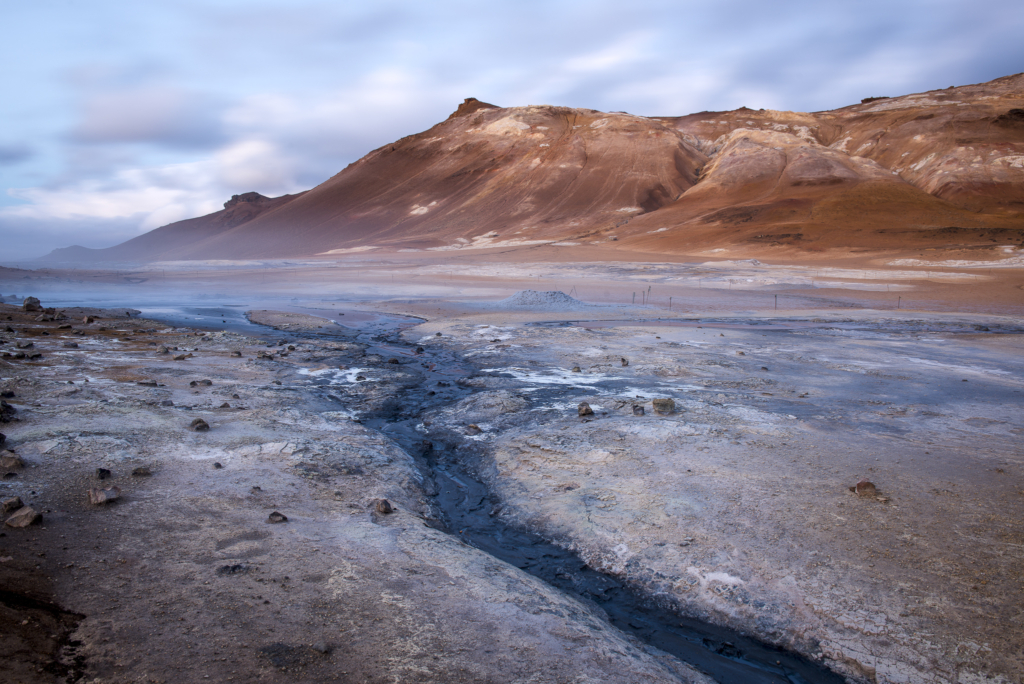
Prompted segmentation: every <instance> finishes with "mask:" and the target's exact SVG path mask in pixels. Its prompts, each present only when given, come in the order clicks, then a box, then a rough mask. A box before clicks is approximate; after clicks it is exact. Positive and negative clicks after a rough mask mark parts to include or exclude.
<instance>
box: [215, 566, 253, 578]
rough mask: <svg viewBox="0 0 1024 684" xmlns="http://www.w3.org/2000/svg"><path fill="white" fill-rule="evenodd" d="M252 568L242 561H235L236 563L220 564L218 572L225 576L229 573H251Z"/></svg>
mask: <svg viewBox="0 0 1024 684" xmlns="http://www.w3.org/2000/svg"><path fill="white" fill-rule="evenodd" d="M251 570H252V568H251V567H250V566H248V565H243V564H242V563H235V564H234V565H222V566H220V567H219V568H217V574H218V575H220V576H221V577H225V576H227V575H245V574H247V573H249V572H250V571H251Z"/></svg>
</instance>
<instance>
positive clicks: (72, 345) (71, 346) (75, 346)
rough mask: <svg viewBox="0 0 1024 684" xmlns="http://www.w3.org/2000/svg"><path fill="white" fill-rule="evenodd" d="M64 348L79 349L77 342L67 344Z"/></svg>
mask: <svg viewBox="0 0 1024 684" xmlns="http://www.w3.org/2000/svg"><path fill="white" fill-rule="evenodd" d="M64 346H65V347H67V348H68V349H78V343H77V342H65V343H64Z"/></svg>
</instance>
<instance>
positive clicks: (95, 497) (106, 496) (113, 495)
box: [89, 487, 121, 506]
mask: <svg viewBox="0 0 1024 684" xmlns="http://www.w3.org/2000/svg"><path fill="white" fill-rule="evenodd" d="M120 498H121V488H120V487H111V488H109V489H90V490H89V503H91V504H92V505H93V506H100V505H102V504H107V503H110V502H111V501H117V500H118V499H120Z"/></svg>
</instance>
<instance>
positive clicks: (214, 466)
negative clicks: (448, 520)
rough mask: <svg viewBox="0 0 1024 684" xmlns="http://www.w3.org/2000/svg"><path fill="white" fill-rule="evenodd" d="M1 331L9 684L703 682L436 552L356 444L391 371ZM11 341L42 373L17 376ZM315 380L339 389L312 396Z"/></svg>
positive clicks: (500, 569) (476, 554)
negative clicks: (17, 462) (14, 500)
mask: <svg viewBox="0 0 1024 684" xmlns="http://www.w3.org/2000/svg"><path fill="white" fill-rule="evenodd" d="M8 317H9V318H8ZM4 319H6V321H5V324H6V325H7V326H9V327H11V328H12V329H13V332H12V331H6V332H4V333H3V334H2V337H3V343H4V344H3V346H2V347H0V349H3V350H5V351H7V350H10V351H9V352H8V353H11V356H8V357H2V358H0V364H2V369H3V370H2V378H3V387H4V391H5V392H7V393H10V394H13V396H8V397H7V398H6V399H5V401H7V402H9V405H10V407H11V408H12V409H13V413H11V412H8V418H9V420H8V422H5V423H4V424H3V426H2V427H3V432H4V433H5V434H6V446H7V447H8V448H9V449H12V450H13V451H14V453H16V454H17V456H18V457H20V459H21V460H22V461H23V462H24V466H11V468H10V470H9V471H10V472H11V473H13V475H11V476H5V479H4V480H2V482H0V488H2V489H0V491H2V494H3V497H4V498H5V499H6V498H8V497H12V496H19V497H21V499H22V501H23V503H25V504H27V505H28V506H30V507H32V508H34V509H35V510H37V511H39V512H41V513H42V516H43V517H42V523H41V524H39V525H33V526H30V527H27V528H23V529H14V528H6V529H5V530H4V532H3V535H4V536H3V537H2V538H0V560H2V563H0V579H2V581H3V586H4V587H5V588H9V589H5V592H4V593H3V594H2V595H0V599H2V604H3V605H2V608H3V610H2V611H0V619H2V620H3V621H4V630H3V634H4V637H3V641H2V648H3V649H4V656H5V668H6V667H7V666H10V669H6V670H5V671H6V672H8V673H10V672H13V673H15V676H16V679H15V680H14V681H23V682H56V681H60V682H63V681H90V682H94V681H95V682H128V681H132V682H135V681H138V682H163V681H181V682H193V681H195V682H200V681H266V682H279V681H282V678H286V679H287V680H288V681H296V682H322V681H350V682H417V681H419V682H437V681H446V682H481V681H484V682H509V681H522V682H526V681H539V679H538V678H540V680H543V681H565V682H605V681H621V682H635V681H652V682H678V681H687V682H691V681H692V682H702V681H707V680H706V678H704V677H703V676H702V675H700V674H698V673H696V672H695V671H693V670H692V669H690V668H688V667H686V666H685V665H683V664H681V663H679V662H678V661H675V660H674V659H672V658H669V657H667V656H665V655H664V654H661V653H659V652H657V651H653V650H650V649H648V648H646V647H644V646H643V645H642V644H640V643H639V642H637V641H636V640H633V639H631V638H629V637H627V636H625V635H624V634H622V633H621V632H619V631H618V630H616V629H614V628H613V627H611V626H610V625H609V624H608V623H607V622H606V621H605V620H604V619H603V617H602V616H601V614H600V612H599V611H597V610H595V609H593V608H591V607H588V606H586V605H584V604H582V603H580V602H578V601H575V600H573V599H571V598H569V597H567V596H566V595H564V594H563V593H561V592H559V591H557V590H554V589H552V588H550V587H549V586H547V585H546V584H545V583H543V582H541V581H540V580H537V579H535V578H533V577H531V576H529V575H527V574H525V573H522V572H521V571H519V570H518V569H516V568H514V567H512V566H509V565H507V564H505V563H502V562H500V561H498V560H495V559H494V558H492V557H491V556H488V555H487V554H485V553H483V552H481V551H478V550H476V549H473V548H472V547H470V546H468V545H466V544H464V543H462V542H461V541H459V540H458V539H457V538H455V537H453V536H451V535H449V534H446V533H445V532H442V531H440V530H439V529H437V528H438V527H441V526H442V525H441V523H440V521H439V520H438V518H437V517H436V516H437V513H436V511H435V510H434V509H433V507H432V502H431V497H430V492H431V491H432V487H433V485H432V483H430V482H428V481H426V480H425V479H424V477H423V474H422V471H421V470H420V469H419V467H418V466H417V464H416V463H415V462H414V460H413V459H412V458H411V457H410V456H409V454H408V453H406V452H405V451H403V450H402V449H400V448H398V447H397V445H396V444H395V443H394V442H393V441H391V440H390V439H388V438H387V437H385V436H384V435H382V434H381V433H380V432H378V431H375V430H372V429H369V428H367V427H364V426H363V425H360V424H359V423H357V422H354V421H353V420H352V418H353V417H354V416H355V415H356V413H357V412H358V413H359V414H361V415H366V416H373V415H378V414H380V415H390V414H392V413H394V412H395V411H399V412H400V411H401V410H402V407H400V406H394V405H393V397H394V396H395V388H396V387H398V386H401V385H402V384H403V383H411V382H415V381H418V378H417V377H416V373H417V372H418V371H414V370H413V369H412V364H411V363H399V364H389V363H387V359H383V358H381V357H379V356H374V355H372V354H369V355H368V354H365V353H364V352H365V347H364V346H362V345H359V344H356V343H349V342H344V341H341V342H338V341H335V342H328V341H318V342H315V343H310V342H303V341H301V340H298V339H290V338H287V337H284V336H283V335H281V334H275V335H274V336H273V337H271V338H269V339H257V338H253V337H243V336H240V335H237V334H233V333H202V332H200V333H196V332H194V331H190V330H186V329H175V328H167V327H164V326H161V325H160V324H158V323H155V322H153V321H140V320H131V319H128V318H124V317H122V318H116V319H115V318H111V317H110V316H107V317H104V318H100V319H98V320H97V321H96V322H95V323H92V324H89V325H85V324H79V323H74V324H72V325H73V326H74V327H73V328H64V329H62V328H60V326H61V325H68V324H69V323H70V322H69V321H63V320H57V321H53V322H37V321H35V320H34V316H33V315H31V314H21V313H19V311H18V309H16V308H15V307H12V306H4V307H3V310H2V311H0V320H4ZM101 328H103V329H102V330H101ZM15 340H18V341H21V342H22V343H24V342H27V341H31V342H32V343H33V347H31V348H30V349H32V350H34V351H36V352H39V353H41V356H40V357H38V358H35V359H29V358H24V359H18V358H14V349H16V346H15ZM286 340H287V342H286ZM69 343H70V344H77V345H78V346H77V347H67V346H65V344H69ZM268 345H270V346H269V347H268ZM161 347H166V348H168V349H167V351H166V353H164V352H163V350H162V349H161ZM289 347H294V349H291V348H289ZM235 352H237V353H238V355H236V354H235ZM406 354H407V356H406V355H403V360H410V358H411V356H412V354H413V352H412V350H409V349H407V350H406ZM178 356H184V357H185V358H182V359H180V360H175V357H178ZM341 367H344V369H342V368H341ZM325 372H328V373H351V374H352V376H353V377H352V379H351V381H347V380H346V382H345V383H344V386H342V387H339V388H337V389H333V388H325V389H320V388H318V387H317V385H316V384H315V382H314V380H315V378H316V377H317V375H316V374H318V373H321V374H323V373H325ZM344 377H345V378H347V377H348V375H344ZM357 377H364V378H368V380H359V381H357V380H356V378H357ZM207 380H208V381H209V384H206V383H205V382H203V381H207ZM193 383H194V384H193ZM363 388H365V389H363ZM441 399H442V398H441V397H438V401H441ZM389 402H391V403H389ZM417 409H418V407H417ZM196 419H202V420H203V421H205V423H206V424H207V425H208V426H209V429H208V430H205V431H193V430H191V429H190V427H189V426H190V425H191V424H192V423H193V421H194V420H196ZM100 468H102V469H104V470H107V471H109V475H107V474H106V473H102V472H101V471H99V470H98V469H100ZM101 475H102V476H103V479H99V476H101ZM112 487H117V488H118V489H119V490H120V491H119V492H118V494H119V496H118V498H117V499H115V500H113V501H111V502H109V503H106V504H103V505H91V504H89V503H88V500H87V491H88V490H89V489H106V490H110V488H112ZM383 500H386V501H387V502H388V503H387V505H385V504H384V503H383V502H382V501H383ZM389 509H390V511H391V512H386V511H388V510H389ZM275 512H278V513H281V514H283V515H284V516H285V517H286V518H287V520H286V521H281V522H271V521H273V520H275V519H278V518H277V516H274V515H272V514H274V513H275Z"/></svg>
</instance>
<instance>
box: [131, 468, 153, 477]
mask: <svg viewBox="0 0 1024 684" xmlns="http://www.w3.org/2000/svg"><path fill="white" fill-rule="evenodd" d="M152 474H153V471H152V470H150V469H149V466H139V467H138V468H135V469H133V470H132V477H149V476H150V475H152Z"/></svg>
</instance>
